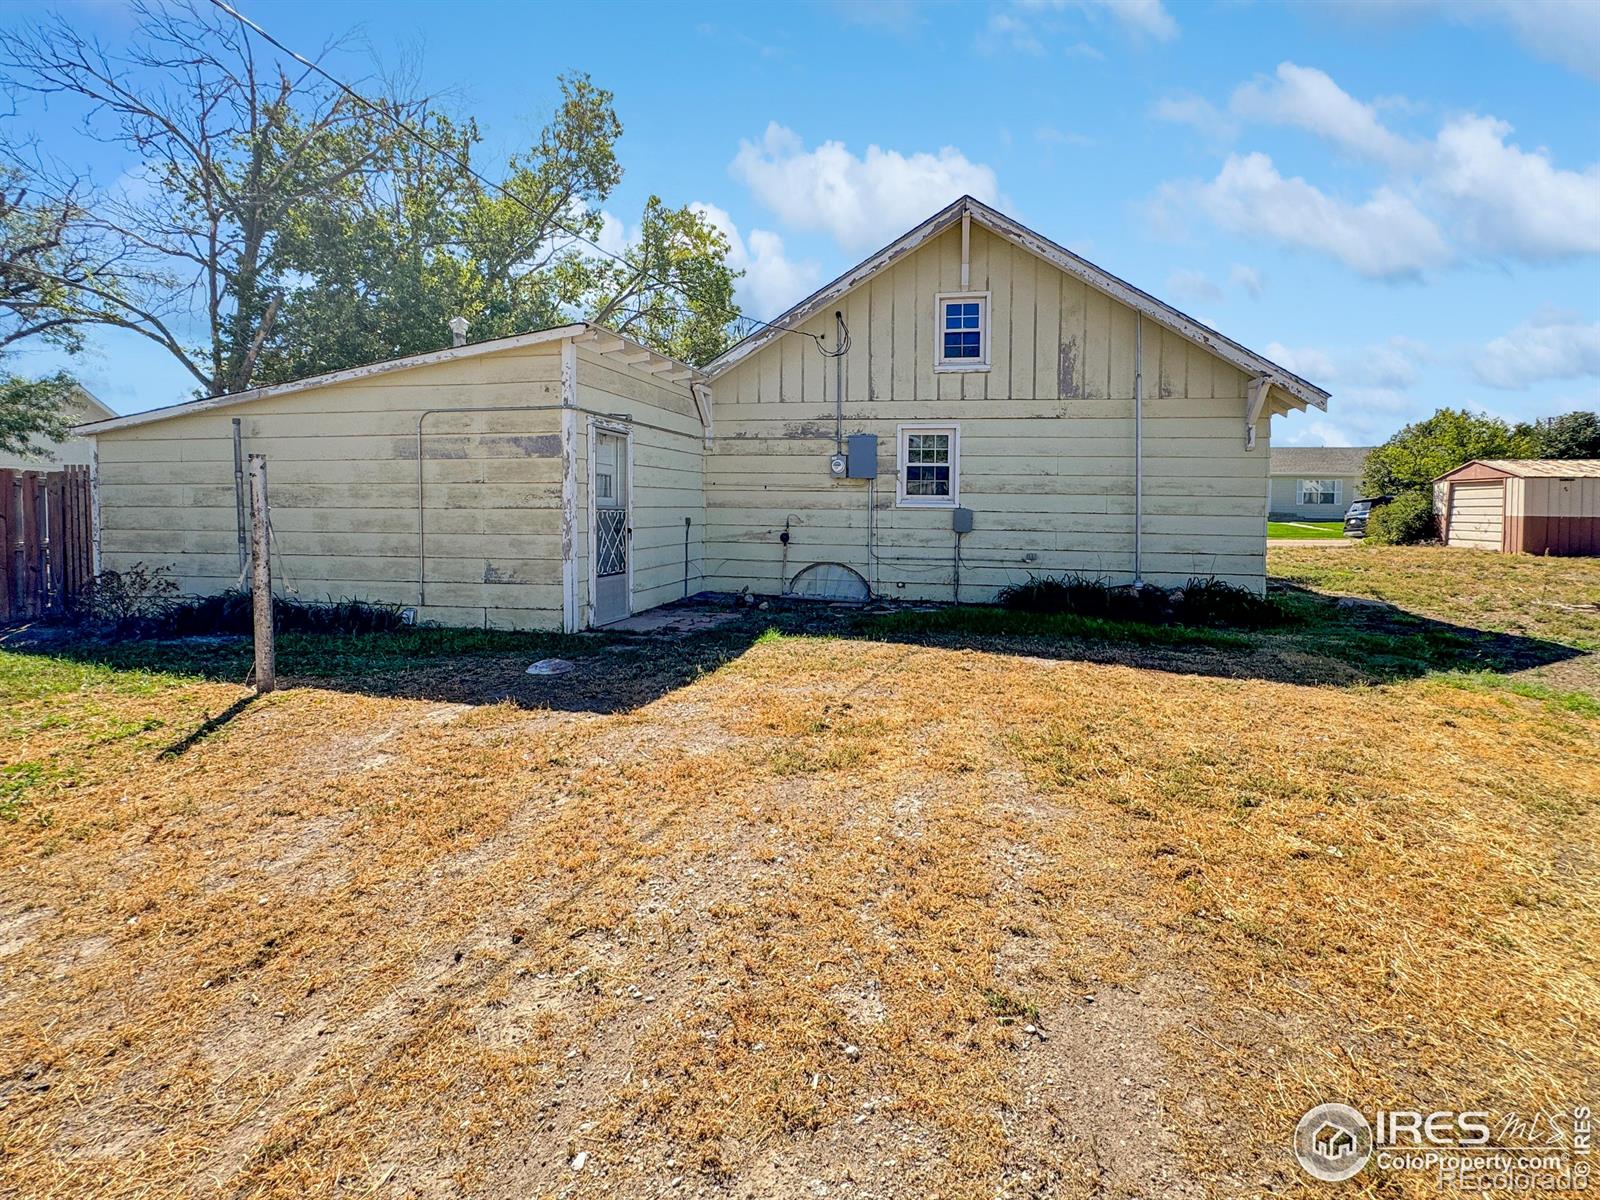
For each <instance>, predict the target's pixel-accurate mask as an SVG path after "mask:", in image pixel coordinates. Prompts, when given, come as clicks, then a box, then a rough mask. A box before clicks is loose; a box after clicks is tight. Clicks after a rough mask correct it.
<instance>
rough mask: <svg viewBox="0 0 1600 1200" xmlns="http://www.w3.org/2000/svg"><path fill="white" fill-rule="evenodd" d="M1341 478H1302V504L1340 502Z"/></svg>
mask: <svg viewBox="0 0 1600 1200" xmlns="http://www.w3.org/2000/svg"><path fill="white" fill-rule="evenodd" d="M1339 491H1340V488H1339V480H1337V479H1302V480H1301V481H1300V503H1301V504H1337V503H1339Z"/></svg>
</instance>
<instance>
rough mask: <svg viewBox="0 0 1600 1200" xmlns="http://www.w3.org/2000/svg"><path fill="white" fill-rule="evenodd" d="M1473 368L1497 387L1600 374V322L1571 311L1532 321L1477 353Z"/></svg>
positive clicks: (1518, 388) (1522, 386)
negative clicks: (1585, 318) (1586, 322)
mask: <svg viewBox="0 0 1600 1200" xmlns="http://www.w3.org/2000/svg"><path fill="white" fill-rule="evenodd" d="M1472 373H1473V374H1474V375H1476V376H1477V377H1478V380H1479V381H1480V382H1482V383H1485V384H1487V385H1488V386H1489V387H1492V388H1503V389H1506V390H1511V391H1521V390H1523V389H1525V388H1527V387H1529V386H1531V385H1532V384H1535V383H1542V382H1545V381H1546V380H1552V379H1582V378H1585V377H1592V376H1600V322H1593V323H1589V324H1585V323H1583V322H1581V321H1579V320H1577V319H1576V318H1573V317H1571V316H1546V317H1543V318H1535V319H1534V320H1532V321H1526V322H1524V323H1523V324H1521V325H1519V326H1517V327H1516V328H1515V329H1513V330H1512V331H1511V332H1510V333H1508V334H1506V335H1505V336H1503V337H1497V338H1495V339H1494V340H1493V341H1492V342H1490V343H1489V344H1488V345H1486V346H1484V348H1483V349H1482V350H1481V351H1479V352H1478V353H1477V354H1476V355H1474V356H1473V358H1472Z"/></svg>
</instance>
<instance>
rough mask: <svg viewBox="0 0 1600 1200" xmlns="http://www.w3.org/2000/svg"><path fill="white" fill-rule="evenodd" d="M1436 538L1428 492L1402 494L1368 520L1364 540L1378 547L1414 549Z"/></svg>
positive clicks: (1437, 531) (1437, 530)
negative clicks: (1412, 547)
mask: <svg viewBox="0 0 1600 1200" xmlns="http://www.w3.org/2000/svg"><path fill="white" fill-rule="evenodd" d="M1438 536H1439V527H1438V524H1437V522H1436V521H1435V520H1434V515H1433V493H1432V492H1431V491H1426V492H1424V491H1413V492H1402V493H1401V494H1400V495H1398V496H1396V497H1395V498H1394V499H1393V500H1391V501H1389V503H1388V504H1385V505H1382V506H1381V507H1378V508H1375V509H1373V511H1372V515H1371V516H1370V517H1368V518H1367V540H1368V541H1369V542H1373V543H1376V544H1377V545H1380V546H1414V545H1416V544H1417V543H1418V542H1431V541H1433V540H1434V539H1435V538H1437V537H1438Z"/></svg>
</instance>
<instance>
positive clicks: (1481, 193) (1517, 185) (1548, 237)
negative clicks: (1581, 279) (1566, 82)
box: [1425, 116, 1600, 258]
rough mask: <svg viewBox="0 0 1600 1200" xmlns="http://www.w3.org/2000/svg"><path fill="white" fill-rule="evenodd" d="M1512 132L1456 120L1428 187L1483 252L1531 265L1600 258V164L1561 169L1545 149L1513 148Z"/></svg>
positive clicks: (1484, 121)
mask: <svg viewBox="0 0 1600 1200" xmlns="http://www.w3.org/2000/svg"><path fill="white" fill-rule="evenodd" d="M1510 132H1511V126H1509V125H1507V124H1506V123H1505V122H1504V121H1497V120H1495V119H1494V118H1493V117H1477V116H1468V117H1459V118H1456V119H1455V120H1452V121H1450V122H1449V123H1448V124H1446V125H1445V127H1444V128H1443V129H1442V130H1441V131H1440V133H1439V139H1438V144H1437V149H1436V157H1435V163H1434V167H1433V170H1432V171H1431V173H1430V176H1429V178H1428V180H1427V182H1426V184H1425V186H1426V187H1428V188H1429V189H1430V190H1431V191H1433V192H1434V193H1436V194H1437V195H1438V196H1439V197H1440V198H1441V199H1442V200H1443V202H1445V203H1446V204H1448V205H1449V206H1450V207H1452V208H1453V209H1454V210H1455V212H1456V214H1457V218H1458V220H1459V222H1460V225H1461V232H1462V234H1463V236H1464V237H1465V238H1466V239H1467V240H1469V241H1470V242H1471V243H1473V244H1474V245H1476V246H1478V247H1479V248H1481V249H1483V250H1487V251H1489V252H1491V253H1493V252H1502V251H1503V252H1509V253H1513V254H1520V255H1522V256H1524V257H1527V258H1559V257H1563V256H1565V255H1570V254H1595V253H1600V163H1596V164H1591V165H1590V166H1589V167H1588V168H1587V169H1586V170H1584V171H1582V172H1579V171H1564V170H1561V169H1560V168H1558V167H1556V166H1555V165H1554V164H1553V163H1551V161H1550V156H1549V154H1548V153H1546V152H1545V151H1543V150H1537V151H1534V152H1532V153H1529V152H1527V151H1525V150H1522V149H1520V148H1519V147H1517V146H1513V145H1508V144H1507V143H1506V135H1507V134H1509V133H1510Z"/></svg>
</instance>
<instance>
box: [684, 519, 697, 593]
mask: <svg viewBox="0 0 1600 1200" xmlns="http://www.w3.org/2000/svg"><path fill="white" fill-rule="evenodd" d="M693 522H694V518H693V517H685V518H684V519H683V598H684V599H685V600H687V599H688V598H689V526H690V525H691V524H692V523H693Z"/></svg>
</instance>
